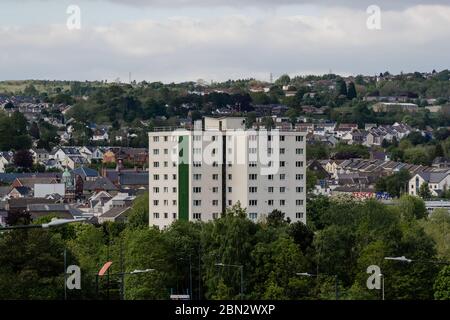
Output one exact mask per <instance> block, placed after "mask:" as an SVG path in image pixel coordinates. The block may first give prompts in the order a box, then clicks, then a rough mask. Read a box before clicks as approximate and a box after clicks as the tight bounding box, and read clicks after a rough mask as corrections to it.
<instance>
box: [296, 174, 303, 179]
mask: <svg viewBox="0 0 450 320" xmlns="http://www.w3.org/2000/svg"><path fill="white" fill-rule="evenodd" d="M303 178H304V175H303V174H296V175H295V180H303Z"/></svg>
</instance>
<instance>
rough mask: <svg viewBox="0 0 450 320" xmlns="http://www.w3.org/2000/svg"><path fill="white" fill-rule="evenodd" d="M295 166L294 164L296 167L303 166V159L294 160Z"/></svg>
mask: <svg viewBox="0 0 450 320" xmlns="http://www.w3.org/2000/svg"><path fill="white" fill-rule="evenodd" d="M295 166H296V167H297V168H302V167H303V161H296V162H295Z"/></svg>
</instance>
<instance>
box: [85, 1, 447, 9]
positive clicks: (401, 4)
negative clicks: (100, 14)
mask: <svg viewBox="0 0 450 320" xmlns="http://www.w3.org/2000/svg"><path fill="white" fill-rule="evenodd" d="M94 1H97V0H94ZM102 1H109V2H113V3H119V4H125V5H134V6H157V7H186V6H198V7H213V6H227V7H230V6H231V7H245V6H251V7H260V6H272V7H278V6H283V5H301V4H313V5H323V6H333V7H351V8H363V9H364V8H367V7H368V6H369V5H378V6H380V7H382V8H386V9H403V8H407V7H411V6H415V5H433V4H442V5H448V4H449V0H102Z"/></svg>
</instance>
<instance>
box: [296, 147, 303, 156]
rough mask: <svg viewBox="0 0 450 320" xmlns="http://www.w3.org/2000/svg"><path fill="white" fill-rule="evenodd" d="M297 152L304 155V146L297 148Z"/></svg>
mask: <svg viewBox="0 0 450 320" xmlns="http://www.w3.org/2000/svg"><path fill="white" fill-rule="evenodd" d="M295 154H300V155H302V154H303V148H297V149H295Z"/></svg>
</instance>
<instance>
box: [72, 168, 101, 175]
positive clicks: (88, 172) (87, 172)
mask: <svg viewBox="0 0 450 320" xmlns="http://www.w3.org/2000/svg"><path fill="white" fill-rule="evenodd" d="M72 174H75V175H80V176H82V177H90V178H95V177H98V176H99V174H98V172H97V171H96V170H94V169H91V168H86V167H84V166H83V167H80V168H77V169H75V170H72Z"/></svg>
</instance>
